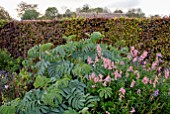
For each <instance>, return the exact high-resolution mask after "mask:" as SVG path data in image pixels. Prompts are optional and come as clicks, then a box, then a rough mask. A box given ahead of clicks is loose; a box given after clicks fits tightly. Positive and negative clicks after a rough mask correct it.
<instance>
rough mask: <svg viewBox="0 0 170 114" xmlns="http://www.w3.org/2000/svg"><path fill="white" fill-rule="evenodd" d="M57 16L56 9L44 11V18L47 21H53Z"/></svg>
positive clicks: (51, 8) (50, 8)
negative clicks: (47, 19)
mask: <svg viewBox="0 0 170 114" xmlns="http://www.w3.org/2000/svg"><path fill="white" fill-rule="evenodd" d="M57 15H58V10H57V8H56V7H49V8H47V9H46V11H45V16H46V17H47V18H49V19H54V18H56V17H57Z"/></svg>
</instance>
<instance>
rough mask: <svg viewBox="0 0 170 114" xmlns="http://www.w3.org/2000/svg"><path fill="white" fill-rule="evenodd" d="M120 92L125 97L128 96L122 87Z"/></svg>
mask: <svg viewBox="0 0 170 114" xmlns="http://www.w3.org/2000/svg"><path fill="white" fill-rule="evenodd" d="M119 92H120V93H122V95H125V94H126V90H125V89H124V88H123V87H121V88H120V89H119Z"/></svg>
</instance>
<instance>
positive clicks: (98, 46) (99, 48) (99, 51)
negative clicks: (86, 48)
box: [96, 45, 102, 57]
mask: <svg viewBox="0 0 170 114" xmlns="http://www.w3.org/2000/svg"><path fill="white" fill-rule="evenodd" d="M96 48H97V52H98V55H99V57H101V56H102V49H101V47H100V45H97V47H96Z"/></svg>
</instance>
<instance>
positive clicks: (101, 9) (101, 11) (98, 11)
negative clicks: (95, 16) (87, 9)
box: [92, 7, 104, 13]
mask: <svg viewBox="0 0 170 114" xmlns="http://www.w3.org/2000/svg"><path fill="white" fill-rule="evenodd" d="M92 12H96V13H103V12H104V10H103V8H101V7H97V8H94V9H92Z"/></svg>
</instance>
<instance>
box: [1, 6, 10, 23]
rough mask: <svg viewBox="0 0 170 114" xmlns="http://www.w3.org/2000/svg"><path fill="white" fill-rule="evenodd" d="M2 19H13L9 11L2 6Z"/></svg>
mask: <svg viewBox="0 0 170 114" xmlns="http://www.w3.org/2000/svg"><path fill="white" fill-rule="evenodd" d="M0 19H4V20H9V19H11V17H10V15H9V13H8V12H7V11H6V10H5V9H4V8H3V7H1V6H0Z"/></svg>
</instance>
